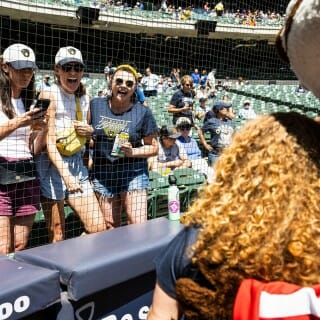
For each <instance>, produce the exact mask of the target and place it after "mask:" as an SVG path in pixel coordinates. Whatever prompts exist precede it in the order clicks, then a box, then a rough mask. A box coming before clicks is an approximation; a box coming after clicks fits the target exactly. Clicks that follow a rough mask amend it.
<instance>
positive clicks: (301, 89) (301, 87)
mask: <svg viewBox="0 0 320 320" xmlns="http://www.w3.org/2000/svg"><path fill="white" fill-rule="evenodd" d="M295 91H296V95H297V96H298V97H300V96H301V95H302V94H303V93H305V92H306V90H305V89H304V87H303V86H302V85H301V84H300V83H299V85H298V86H297V88H296V90H295Z"/></svg>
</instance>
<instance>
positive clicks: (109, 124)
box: [95, 116, 132, 140]
mask: <svg viewBox="0 0 320 320" xmlns="http://www.w3.org/2000/svg"><path fill="white" fill-rule="evenodd" d="M131 122H132V121H129V120H121V119H113V118H109V117H105V116H101V120H100V121H99V124H98V125H97V126H96V128H95V129H103V131H104V133H105V134H106V136H107V137H108V139H109V140H113V139H114V138H115V137H116V135H117V134H119V133H120V132H124V131H126V132H128V131H129V124H130V123H131Z"/></svg>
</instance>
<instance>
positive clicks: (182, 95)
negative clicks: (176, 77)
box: [168, 75, 195, 124]
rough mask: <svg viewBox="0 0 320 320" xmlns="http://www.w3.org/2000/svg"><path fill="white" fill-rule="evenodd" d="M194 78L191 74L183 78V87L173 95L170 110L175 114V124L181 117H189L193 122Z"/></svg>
mask: <svg viewBox="0 0 320 320" xmlns="http://www.w3.org/2000/svg"><path fill="white" fill-rule="evenodd" d="M194 96H195V92H194V90H193V80H192V77H190V76H189V75H185V76H183V77H182V78H181V89H180V90H178V91H176V92H175V93H174V94H173V96H172V97H171V100H170V103H169V107H168V112H169V113H172V114H173V119H172V121H173V124H176V122H177V120H178V119H179V118H180V117H187V118H188V119H190V121H191V123H192V124H193V122H194V121H193V98H194Z"/></svg>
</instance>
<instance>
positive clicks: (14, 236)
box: [0, 43, 46, 254]
mask: <svg viewBox="0 0 320 320" xmlns="http://www.w3.org/2000/svg"><path fill="white" fill-rule="evenodd" d="M0 63H1V68H0V253H2V254H8V253H10V252H14V251H19V250H22V249H24V248H25V246H26V245H27V242H28V237H29V233H30V231H31V228H32V225H33V221H34V216H35V214H36V212H37V211H39V210H40V189H39V182H38V180H37V179H36V175H35V167H34V165H33V161H32V153H31V148H32V146H33V145H34V144H36V143H35V142H36V141H32V143H30V140H31V139H30V134H31V130H30V126H31V125H35V126H37V128H39V129H41V128H44V127H46V121H45V120H44V117H43V115H44V114H43V113H42V112H41V111H40V109H39V108H34V109H32V110H30V107H31V105H32V103H33V100H34V95H35V90H34V70H35V69H37V66H36V63H35V54H34V52H33V50H32V49H31V48H29V47H28V46H26V45H23V44H20V43H17V44H13V45H11V46H9V47H8V48H7V49H5V50H4V52H3V55H2V57H1V58H0ZM34 151H36V150H34Z"/></svg>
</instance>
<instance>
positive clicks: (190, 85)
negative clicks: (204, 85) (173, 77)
mask: <svg viewBox="0 0 320 320" xmlns="http://www.w3.org/2000/svg"><path fill="white" fill-rule="evenodd" d="M184 85H185V87H191V88H192V84H190V83H185V84H184Z"/></svg>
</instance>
